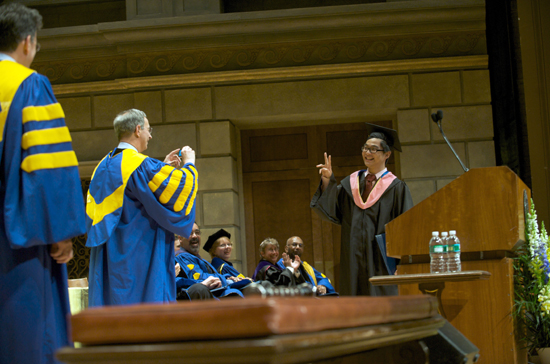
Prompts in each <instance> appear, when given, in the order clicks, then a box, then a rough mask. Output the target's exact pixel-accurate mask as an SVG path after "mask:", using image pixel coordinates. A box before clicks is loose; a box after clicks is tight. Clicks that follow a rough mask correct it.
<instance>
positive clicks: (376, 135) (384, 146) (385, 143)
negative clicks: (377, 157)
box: [367, 131, 391, 153]
mask: <svg viewBox="0 0 550 364" xmlns="http://www.w3.org/2000/svg"><path fill="white" fill-rule="evenodd" d="M372 138H377V139H380V140H381V142H380V146H381V147H382V149H384V153H386V152H389V151H390V150H391V147H390V145H389V144H388V139H387V137H386V135H385V134H384V133H379V132H377V131H375V132H373V133H370V134H369V137H368V138H367V141H368V140H369V139H372Z"/></svg>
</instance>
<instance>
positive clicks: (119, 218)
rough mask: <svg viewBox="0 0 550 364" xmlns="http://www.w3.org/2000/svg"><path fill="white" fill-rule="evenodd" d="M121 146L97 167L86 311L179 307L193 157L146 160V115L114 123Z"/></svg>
mask: <svg viewBox="0 0 550 364" xmlns="http://www.w3.org/2000/svg"><path fill="white" fill-rule="evenodd" d="M113 124H114V128H115V132H116V133H117V136H118V139H119V141H120V143H119V145H118V147H117V148H116V149H115V150H113V151H111V152H110V153H109V154H107V156H105V158H103V160H101V162H100V163H99V165H98V166H97V167H96V169H95V171H94V173H93V175H92V181H91V182H90V188H89V191H88V196H87V205H86V223H87V229H88V240H87V242H86V246H88V247H90V248H91V252H90V273H89V306H103V305H123V304H135V303H143V302H171V301H175V299H176V296H175V293H176V282H175V265H174V233H177V234H181V235H188V234H189V233H190V232H191V228H192V226H193V221H194V220H195V196H196V194H197V189H198V187H197V183H198V173H197V170H196V169H195V166H194V163H195V152H194V151H193V150H192V149H191V148H190V147H183V148H181V156H182V157H181V158H182V159H183V162H184V165H183V167H182V168H181V169H180V168H177V167H179V165H180V164H181V160H180V157H179V156H178V154H179V153H180V149H176V150H174V151H172V152H171V153H169V154H168V155H167V156H166V159H165V160H164V162H161V161H159V160H156V159H154V158H149V157H147V156H146V155H144V154H141V153H142V152H143V151H145V150H146V149H147V145H148V142H149V140H150V139H151V138H152V134H151V133H152V128H151V127H150V126H149V120H148V119H147V116H146V115H145V113H144V112H143V111H140V110H136V109H131V110H127V111H123V112H121V113H120V114H118V115H117V117H116V118H115V120H114V122H113Z"/></svg>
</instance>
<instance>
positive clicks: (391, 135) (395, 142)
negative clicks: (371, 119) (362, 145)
mask: <svg viewBox="0 0 550 364" xmlns="http://www.w3.org/2000/svg"><path fill="white" fill-rule="evenodd" d="M365 124H366V125H367V131H368V132H369V136H370V135H371V134H372V133H382V134H384V136H385V137H386V138H385V139H384V140H385V141H386V143H388V145H389V146H390V147H391V148H394V149H395V150H397V151H399V152H401V143H400V142H399V136H397V132H396V131H395V130H393V129H389V128H384V127H383V126H380V125H374V124H370V123H365Z"/></svg>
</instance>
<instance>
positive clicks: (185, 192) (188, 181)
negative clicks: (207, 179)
mask: <svg viewBox="0 0 550 364" xmlns="http://www.w3.org/2000/svg"><path fill="white" fill-rule="evenodd" d="M189 167H190V168H191V169H192V170H193V172H194V173H195V176H193V174H191V173H190V172H189V171H188V170H186V169H182V170H181V171H182V172H183V174H184V175H185V185H184V186H183V189H182V190H181V192H180V195H179V196H178V199H177V200H176V203H174V211H176V212H179V211H181V210H182V209H183V206H185V202H186V201H187V199H188V197H189V194H190V193H191V190H192V189H193V187H195V189H194V190H193V195H192V196H191V199H190V202H189V205H188V208H187V210H186V211H185V214H186V215H189V212H190V211H191V208H192V207H193V200H194V199H195V195H196V194H197V177H198V176H197V170H196V169H195V168H194V167H192V166H189ZM189 206H191V208H189Z"/></svg>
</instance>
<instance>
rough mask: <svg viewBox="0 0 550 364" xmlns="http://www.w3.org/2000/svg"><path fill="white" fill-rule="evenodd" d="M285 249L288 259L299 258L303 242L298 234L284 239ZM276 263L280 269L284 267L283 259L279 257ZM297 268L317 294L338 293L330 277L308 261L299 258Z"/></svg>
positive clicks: (302, 250) (302, 249)
mask: <svg viewBox="0 0 550 364" xmlns="http://www.w3.org/2000/svg"><path fill="white" fill-rule="evenodd" d="M285 251H286V252H287V253H288V255H289V257H290V259H295V258H296V257H300V258H301V256H302V253H303V252H304V242H303V241H302V239H301V238H300V237H299V236H293V237H291V238H289V239H288V240H287V241H286V248H285ZM300 260H301V259H300ZM277 265H278V266H279V268H281V269H282V268H284V266H285V265H284V262H283V259H279V261H278V262H277ZM298 269H299V272H300V274H301V275H302V276H303V277H304V278H305V280H306V282H308V283H310V284H311V285H313V286H314V287H316V288H317V294H318V295H320V296H324V295H331V296H332V295H334V296H336V295H338V293H336V290H335V289H334V287H333V286H332V283H331V282H330V279H328V278H327V276H326V275H324V274H323V273H321V272H319V271H318V270H317V269H315V268H314V267H312V266H311V265H310V264H309V263H308V262H306V261H304V260H301V264H300V267H299V268H298Z"/></svg>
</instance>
